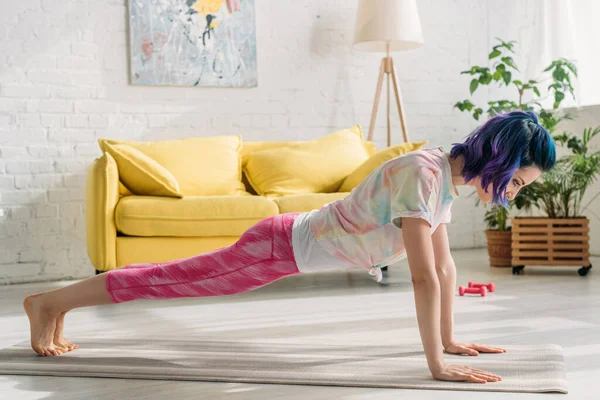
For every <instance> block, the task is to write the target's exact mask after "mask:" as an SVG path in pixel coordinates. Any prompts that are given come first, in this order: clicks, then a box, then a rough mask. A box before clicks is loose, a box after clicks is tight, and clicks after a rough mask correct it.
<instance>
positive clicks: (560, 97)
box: [554, 91, 565, 108]
mask: <svg viewBox="0 0 600 400" xmlns="http://www.w3.org/2000/svg"><path fill="white" fill-rule="evenodd" d="M564 98H565V94H564V93H563V92H558V91H557V92H554V108H558V106H559V105H560V103H561V102H562V101H563V99H564Z"/></svg>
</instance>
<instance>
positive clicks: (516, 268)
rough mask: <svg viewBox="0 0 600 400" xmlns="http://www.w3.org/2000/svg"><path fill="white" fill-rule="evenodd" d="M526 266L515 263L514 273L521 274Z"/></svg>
mask: <svg viewBox="0 0 600 400" xmlns="http://www.w3.org/2000/svg"><path fill="white" fill-rule="evenodd" d="M524 268H525V266H524V265H513V275H521V271H523V269H524Z"/></svg>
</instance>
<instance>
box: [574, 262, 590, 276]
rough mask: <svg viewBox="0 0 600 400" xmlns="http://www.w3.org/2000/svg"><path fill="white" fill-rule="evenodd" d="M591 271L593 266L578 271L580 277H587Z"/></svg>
mask: <svg viewBox="0 0 600 400" xmlns="http://www.w3.org/2000/svg"><path fill="white" fill-rule="evenodd" d="M590 269H592V264H590V265H588V266H587V267H581V268H579V269H578V270H577V273H578V274H579V276H586V275H587V274H588V272H590Z"/></svg>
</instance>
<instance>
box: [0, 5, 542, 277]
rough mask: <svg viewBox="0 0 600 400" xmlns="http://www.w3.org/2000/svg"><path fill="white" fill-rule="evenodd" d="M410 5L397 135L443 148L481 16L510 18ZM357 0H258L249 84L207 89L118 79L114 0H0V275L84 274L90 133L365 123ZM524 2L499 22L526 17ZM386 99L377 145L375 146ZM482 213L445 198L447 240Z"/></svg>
mask: <svg viewBox="0 0 600 400" xmlns="http://www.w3.org/2000/svg"><path fill="white" fill-rule="evenodd" d="M516 1H517V0H512V2H511V1H509V2H508V3H515V4H516ZM529 2H530V1H529ZM529 2H528V3H529ZM418 4H419V9H420V13H421V22H422V25H423V30H424V35H425V40H426V45H425V46H424V47H422V48H420V49H417V50H414V51H410V52H404V53H398V54H395V62H396V66H397V70H398V74H399V79H400V84H401V90H402V96H403V99H404V103H405V107H406V112H407V122H408V126H409V133H410V137H411V139H415V140H421V139H427V140H429V141H430V143H431V144H434V145H438V144H443V145H445V146H449V145H450V144H451V143H452V142H453V141H458V140H460V138H461V137H463V136H464V135H466V134H467V133H469V132H470V131H471V130H472V128H473V127H474V126H475V123H474V121H473V120H472V119H470V118H469V117H468V116H466V115H461V114H459V113H458V112H457V111H455V110H453V109H452V105H453V104H454V103H455V102H456V101H458V100H461V99H463V98H466V96H467V78H465V77H464V76H460V75H459V72H460V71H462V70H463V69H465V68H466V67H467V66H468V65H471V64H472V63H474V62H480V61H482V60H485V59H486V54H487V50H488V48H489V37H492V38H493V37H494V36H495V35H496V34H495V33H494V32H493V31H490V26H497V25H502V24H504V23H505V22H506V21H505V19H506V20H511V19H512V18H513V16H512V15H504V14H503V15H502V16H501V17H498V18H502V20H501V21H496V22H494V24H492V23H491V21H490V18H496V17H495V13H491V12H490V7H492V6H491V5H490V4H491V2H473V1H470V0H457V1H449V0H419V2H418ZM355 7H356V4H355V1H342V0H326V1H319V0H309V1H302V2H294V1H285V0H284V1H278V2H275V1H271V0H256V10H257V17H256V20H257V21H256V23H257V43H258V49H257V53H258V58H259V60H258V72H259V78H258V87H257V88H254V89H214V88H175V87H151V86H131V85H129V84H128V59H127V54H128V50H127V48H126V46H127V33H126V21H127V10H126V2H125V1H124V0H96V1H91V0H64V1H60V2H56V1H51V0H19V1H12V2H8V1H4V2H2V5H0V24H2V26H3V28H4V29H2V30H0V66H1V67H2V68H1V69H0V210H2V211H3V213H2V214H1V216H0V246H1V247H0V283H17V282H32V281H43V280H54V279H67V278H81V277H85V276H89V275H91V274H92V273H93V269H92V267H91V265H90V263H89V260H88V259H87V256H86V249H85V241H84V234H85V218H84V208H83V204H84V194H85V190H84V189H85V187H84V185H85V173H86V167H87V165H89V164H90V162H91V161H92V160H93V159H94V158H95V157H97V156H98V155H99V154H100V152H99V149H98V147H97V144H96V141H97V139H98V138H100V137H108V138H115V139H133V140H158V139H171V138H179V137H190V136H213V135H228V134H241V135H243V138H244V139H245V140H247V141H254V140H307V139H312V138H317V137H319V136H322V135H325V134H327V133H330V132H332V131H334V130H336V129H339V128H344V127H348V126H350V125H353V124H355V123H361V124H362V125H363V126H364V127H365V128H366V127H368V124H369V118H370V113H371V107H372V102H373V97H374V89H375V83H376V77H377V76H376V74H377V72H378V68H379V60H380V55H378V54H368V53H356V52H353V51H352V50H351V41H352V36H353V30H354V19H355ZM529 8H531V7H529ZM529 8H527V9H526V11H521V12H520V15H519V18H518V21H520V22H514V21H512V22H511V23H516V24H517V28H518V27H519V24H521V25H520V26H526V24H527V19H526V18H525V17H524V16H523V15H522V14H523V13H525V16H526V15H527V12H528V11H527V10H528V9H529ZM291 16H293V19H294V23H293V24H291V23H290V22H289V21H290V17H291ZM502 26H503V25H502ZM506 37H507V38H509V37H508V36H506ZM480 96H482V98H483V99H484V100H485V93H482V94H480ZM384 109H385V104H384V103H383V104H382V106H381V108H380V112H379V118H378V123H377V132H376V142H377V146H378V148H382V147H383V146H384V145H385V129H384V127H385V125H384V124H385V120H384V116H383V110H384ZM394 116H395V114H394ZM393 121H394V131H393V141H394V143H399V142H400V141H401V140H402V139H401V134H400V131H399V123H398V122H397V118H393ZM469 192H470V191H469V190H461V194H465V195H466V194H468V193H469ZM482 215H483V209H482V208H473V199H472V198H466V196H464V197H463V198H461V199H459V200H458V201H457V202H456V205H455V209H454V216H455V219H454V223H453V224H452V225H451V226H450V233H451V242H452V245H453V247H473V246H481V245H483V244H484V237H483V234H482V227H483V224H482Z"/></svg>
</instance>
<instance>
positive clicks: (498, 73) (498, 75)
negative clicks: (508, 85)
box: [492, 71, 502, 81]
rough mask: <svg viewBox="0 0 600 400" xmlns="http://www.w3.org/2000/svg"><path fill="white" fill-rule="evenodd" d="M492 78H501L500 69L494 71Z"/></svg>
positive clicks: (497, 79) (496, 79)
mask: <svg viewBox="0 0 600 400" xmlns="http://www.w3.org/2000/svg"><path fill="white" fill-rule="evenodd" d="M492 78H493V79H494V80H495V81H499V80H500V79H502V71H496V72H494V75H493V76H492Z"/></svg>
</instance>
